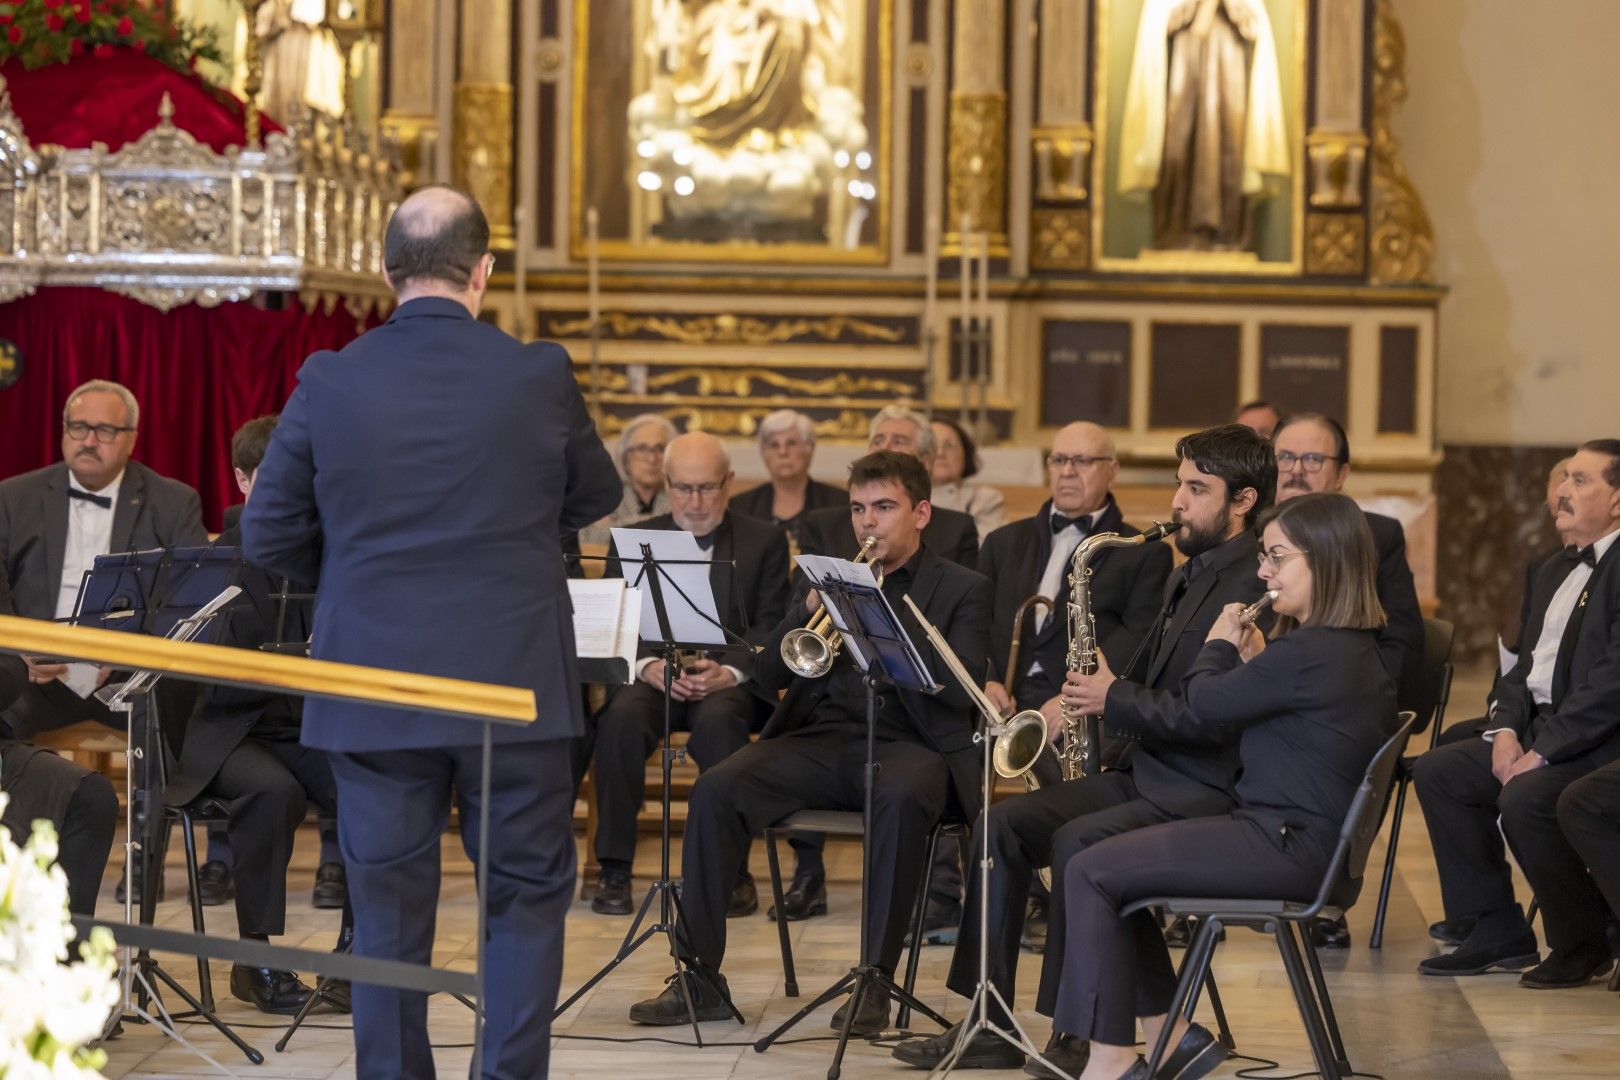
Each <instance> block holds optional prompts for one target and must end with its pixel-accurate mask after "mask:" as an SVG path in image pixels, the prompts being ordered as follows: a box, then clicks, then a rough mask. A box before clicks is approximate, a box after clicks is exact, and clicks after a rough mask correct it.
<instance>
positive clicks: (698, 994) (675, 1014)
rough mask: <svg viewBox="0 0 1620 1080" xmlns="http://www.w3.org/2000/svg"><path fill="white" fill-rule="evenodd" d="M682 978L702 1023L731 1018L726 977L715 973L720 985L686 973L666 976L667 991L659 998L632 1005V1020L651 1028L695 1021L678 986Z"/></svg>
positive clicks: (693, 1008)
mask: <svg viewBox="0 0 1620 1080" xmlns="http://www.w3.org/2000/svg"><path fill="white" fill-rule="evenodd" d="M682 978H684V979H685V980H686V992H687V994H689V995H691V998H692V1011H693V1012H695V1013H696V1014H697V1018H698V1020H699V1022H703V1021H708V1020H730V1019H731V1003H730V1000H729V998H728V991H727V990H726V979H725V976H723V975H715V976H713V978H714V980H715V981H716V982H718V983H719V987H718V988H716V987H714V986H712V985H710V983H709V981H708V980H707V979H704V978H699V977H698V976H696V975H693V974H692V973H691V972H685V973H683V974H681V975H671V976H670V977H669V978H667V979H665V980H664V992H663V993H661V994H659V995H658V996H657V997H655V998H648V999H647V1000H646V1001H638V1002H636V1003H635V1004H634V1005H632V1006H630V1021H631V1023H635V1024H646V1025H648V1026H650V1027H674V1026H677V1025H680V1024H689V1023H691V1022H692V1014H691V1013H688V1012H687V1011H686V998H684V997H682V996H681V990H680V987H678V986H676V985H675V980H676V979H682Z"/></svg>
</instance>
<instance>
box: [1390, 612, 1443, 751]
mask: <svg viewBox="0 0 1620 1080" xmlns="http://www.w3.org/2000/svg"><path fill="white" fill-rule="evenodd" d="M1456 634H1457V629H1456V627H1454V626H1453V625H1452V624H1451V623H1449V622H1447V621H1446V620H1444V619H1433V618H1429V619H1424V620H1423V661H1422V663H1420V664H1419V665H1418V670H1417V671H1416V672H1415V673H1414V675H1413V677H1412V678H1411V679H1402V680H1401V683H1402V685H1401V690H1402V691H1403V693H1402V694H1401V697H1402V698H1403V700H1402V701H1401V702H1400V703H1399V705H1400V708H1401V709H1402V710H1404V711H1407V712H1410V713H1412V714H1413V715H1414V716H1415V717H1416V718H1417V722H1416V723H1415V724H1414V725H1413V726H1412V734H1414V735H1416V734H1420V733H1421V732H1424V731H1426V730H1428V728H1429V725H1430V724H1431V723H1433V722H1434V720H1435V713H1436V711H1438V710H1441V709H1443V708H1444V707H1445V701H1446V698H1447V697H1448V696H1449V695H1450V693H1451V642H1452V639H1453V638H1455V637H1456Z"/></svg>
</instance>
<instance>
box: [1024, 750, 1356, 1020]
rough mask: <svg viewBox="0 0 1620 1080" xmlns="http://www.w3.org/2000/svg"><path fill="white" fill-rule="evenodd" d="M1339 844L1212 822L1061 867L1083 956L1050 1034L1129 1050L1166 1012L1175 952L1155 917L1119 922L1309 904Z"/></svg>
mask: <svg viewBox="0 0 1620 1080" xmlns="http://www.w3.org/2000/svg"><path fill="white" fill-rule="evenodd" d="M1105 775H1106V774H1105ZM1335 839H1336V837H1333V836H1327V837H1324V838H1323V840H1324V841H1325V845H1324V844H1320V843H1316V842H1313V841H1311V840H1308V839H1306V838H1305V837H1304V836H1303V834H1295V833H1293V832H1290V833H1289V835H1288V837H1287V838H1286V842H1284V843H1282V844H1281V845H1279V842H1278V840H1277V839H1276V838H1274V837H1272V836H1270V835H1268V833H1267V830H1266V829H1265V828H1264V827H1263V826H1261V825H1260V824H1259V823H1257V822H1255V821H1252V820H1245V819H1242V818H1232V817H1209V818H1194V819H1191V820H1187V821H1173V822H1170V823H1169V824H1166V825H1155V826H1152V827H1150V828H1146V829H1138V830H1136V831H1135V832H1132V833H1130V834H1129V835H1127V836H1116V837H1114V838H1113V839H1110V840H1104V841H1102V842H1101V843H1098V844H1096V845H1094V846H1092V847H1090V848H1087V849H1086V850H1085V851H1082V852H1080V853H1079V854H1078V855H1076V856H1075V857H1074V858H1072V859H1070V860H1069V862H1068V865H1067V866H1066V867H1064V869H1063V873H1062V876H1061V881H1062V886H1061V889H1062V894H1063V902H1064V911H1065V912H1066V915H1067V921H1068V926H1069V933H1070V934H1071V935H1072V936H1073V937H1074V939H1075V940H1076V941H1077V942H1084V943H1085V947H1084V948H1075V949H1070V950H1069V951H1068V952H1067V953H1066V954H1065V955H1064V956H1063V958H1062V965H1063V972H1062V980H1061V984H1060V987H1059V989H1058V993H1057V1002H1056V1008H1055V1009H1054V1010H1053V1012H1052V1027H1053V1029H1054V1030H1056V1031H1061V1032H1064V1033H1066V1034H1069V1035H1074V1036H1077V1037H1079V1038H1082V1039H1095V1040H1097V1041H1098V1042H1102V1043H1107V1044H1109V1045H1111V1046H1130V1045H1131V1044H1132V1043H1134V1042H1135V1041H1136V1019H1137V1017H1142V1016H1158V1015H1161V1014H1163V1013H1165V1012H1167V1011H1168V1010H1169V1008H1170V1000H1171V998H1172V997H1174V996H1175V989H1176V972H1175V967H1174V965H1172V964H1171V962H1170V949H1169V947H1168V946H1166V945H1165V943H1164V934H1163V932H1162V931H1161V930H1160V929H1159V924H1158V921H1157V920H1156V919H1155V918H1154V917H1153V914H1152V913H1151V912H1148V911H1139V912H1137V913H1136V914H1135V915H1132V916H1130V917H1129V918H1125V917H1122V916H1121V915H1120V911H1121V909H1123V908H1124V907H1126V906H1127V905H1128V904H1131V903H1133V902H1134V901H1137V900H1143V899H1147V898H1149V897H1154V896H1169V895H1179V896H1211V897H1232V898H1244V897H1260V898H1267V899H1284V900H1307V899H1309V898H1311V897H1312V896H1314V895H1315V894H1316V891H1317V889H1318V888H1320V886H1321V884H1322V875H1323V874H1324V873H1325V872H1326V870H1327V863H1328V859H1329V858H1330V857H1331V855H1332V849H1333V841H1334V840H1335ZM1324 847H1325V850H1324ZM1054 884H1056V881H1054ZM1055 899H1056V898H1055V897H1054V905H1053V907H1054V911H1055V910H1056V903H1055Z"/></svg>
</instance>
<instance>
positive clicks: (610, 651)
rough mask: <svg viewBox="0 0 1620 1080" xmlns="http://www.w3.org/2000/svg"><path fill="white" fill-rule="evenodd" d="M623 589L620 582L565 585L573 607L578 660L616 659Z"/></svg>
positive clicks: (576, 581) (574, 580)
mask: <svg viewBox="0 0 1620 1080" xmlns="http://www.w3.org/2000/svg"><path fill="white" fill-rule="evenodd" d="M627 591H628V590H627V589H626V587H625V583H624V580H623V579H622V578H598V579H596V580H584V581H582V580H579V579H577V578H571V579H570V580H569V582H568V599H569V601H570V602H571V603H572V604H573V606H574V647H575V648H576V649H577V650H578V651H579V655H580V656H590V657H610V656H617V655H619V627H620V626H621V625H622V624H623V622H624V607H625V602H624V600H625V593H626V592H627Z"/></svg>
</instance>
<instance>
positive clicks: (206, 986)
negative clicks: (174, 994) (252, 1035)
mask: <svg viewBox="0 0 1620 1080" xmlns="http://www.w3.org/2000/svg"><path fill="white" fill-rule="evenodd" d="M163 816H164V818H165V819H167V820H168V821H178V822H179V823H180V840H181V843H182V844H184V846H185V849H186V886H187V890H186V891H187V895H188V897H189V900H190V903H191V929H192V930H193V931H195V932H196V933H199V934H204V933H207V932H208V931H207V928H206V927H205V926H204V925H203V909H202V897H201V895H200V893H199V892H198V884H197V837H196V835H195V834H194V833H193V831H192V826H194V825H206V824H211V823H213V822H218V821H229V820H230V816H231V808H230V806H229V804H227V803H226V802H225V801H224V800H222V799H216V798H214V797H213V796H212V795H200V796H198V797H197V798H195V799H193V800H191V802H189V803H187V804H186V805H184V806H166V807H164V808H163ZM165 828H167V826H166V825H165ZM197 984H198V988H199V990H200V993H199V994H198V1000H200V1001H201V1002H202V1005H203V1008H205V1009H208V1010H210V1011H212V1010H213V1008H214V980H213V978H212V977H211V976H210V975H209V973H208V960H207V959H206V958H205V957H201V956H199V957H197Z"/></svg>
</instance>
